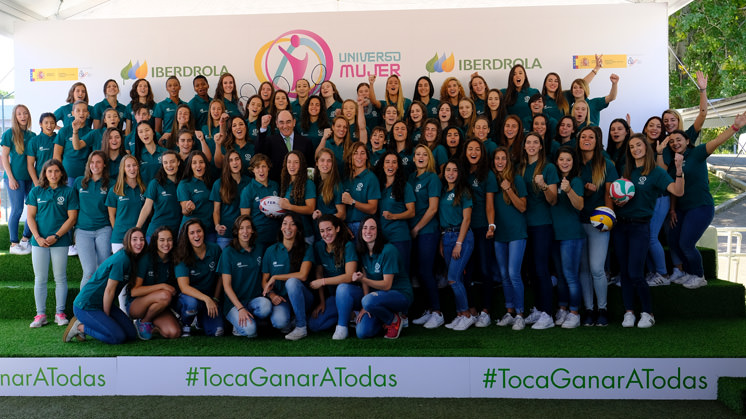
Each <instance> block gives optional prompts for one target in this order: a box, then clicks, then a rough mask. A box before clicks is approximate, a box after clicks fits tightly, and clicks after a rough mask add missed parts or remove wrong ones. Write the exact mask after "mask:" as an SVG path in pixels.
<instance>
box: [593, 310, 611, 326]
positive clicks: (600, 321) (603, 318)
mask: <svg viewBox="0 0 746 419" xmlns="http://www.w3.org/2000/svg"><path fill="white" fill-rule="evenodd" d="M608 325H609V315H608V313H607V312H606V309H605V308H599V309H598V318H597V319H596V326H600V327H606V326H608Z"/></svg>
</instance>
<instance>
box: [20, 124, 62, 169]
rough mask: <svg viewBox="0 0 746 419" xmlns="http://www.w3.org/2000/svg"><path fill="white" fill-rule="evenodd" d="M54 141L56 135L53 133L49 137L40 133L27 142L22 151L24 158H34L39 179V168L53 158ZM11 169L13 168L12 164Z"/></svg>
mask: <svg viewBox="0 0 746 419" xmlns="http://www.w3.org/2000/svg"><path fill="white" fill-rule="evenodd" d="M55 139H57V133H53V134H52V135H51V136H49V135H47V134H44V133H43V132H42V133H41V134H39V135H37V136H36V137H34V138H32V139H31V140H29V142H28V146H27V147H26V149H25V150H24V151H23V152H24V154H26V156H30V157H34V158H35V159H36V166H35V167H36V176H37V177H41V168H42V167H43V166H44V163H46V161H47V160H50V159H51V158H52V157H53V156H54V141H55ZM11 167H13V164H12V163H11ZM27 167H28V166H27ZM13 173H15V172H13Z"/></svg>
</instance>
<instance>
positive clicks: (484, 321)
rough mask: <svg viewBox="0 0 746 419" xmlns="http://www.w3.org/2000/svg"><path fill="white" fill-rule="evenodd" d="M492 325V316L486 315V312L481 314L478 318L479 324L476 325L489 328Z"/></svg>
mask: <svg viewBox="0 0 746 419" xmlns="http://www.w3.org/2000/svg"><path fill="white" fill-rule="evenodd" d="M490 323H492V319H491V318H490V315H489V314H487V313H485V312H484V311H483V312H481V313H479V316H478V317H477V322H476V324H474V326H476V327H487V326H489V325H490Z"/></svg>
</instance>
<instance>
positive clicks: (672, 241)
mask: <svg viewBox="0 0 746 419" xmlns="http://www.w3.org/2000/svg"><path fill="white" fill-rule="evenodd" d="M714 216H715V207H714V206H712V205H703V206H701V207H696V208H692V209H690V210H688V211H683V210H680V209H677V210H676V218H677V220H678V221H677V223H676V225H675V226H674V227H673V228H672V229H671V232H670V234H669V240H668V242H669V243H668V245H669V246H671V251H672V253H674V252H675V253H677V254H679V255H680V256H681V258H682V259H683V260H682V263H683V265H684V272H686V273H690V274H692V275H696V276H704V275H705V270H704V268H703V267H702V255H701V254H700V253H699V250H697V246H696V245H697V240H699V239H700V237H702V234H704V232H705V230H707V227H708V226H709V225H710V223H711V222H712V219H713V217H714Z"/></svg>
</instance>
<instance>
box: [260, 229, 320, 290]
mask: <svg viewBox="0 0 746 419" xmlns="http://www.w3.org/2000/svg"><path fill="white" fill-rule="evenodd" d="M301 241H302V239H301ZM303 262H311V263H313V247H312V246H306V253H305V254H304V255H303ZM290 272H297V271H295V270H293V268H292V267H291V266H290V253H289V252H288V249H287V248H285V246H284V245H283V244H282V243H281V242H280V243H275V244H273V245H271V246H269V248H268V249H267V251H266V252H265V253H264V259H262V273H265V274H269V276H270V277H272V276H273V275H284V274H289V273H290ZM273 291H274V293H275V294H277V295H280V296H282V297H287V295H288V291H287V289H285V281H275V285H274V287H273Z"/></svg>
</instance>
